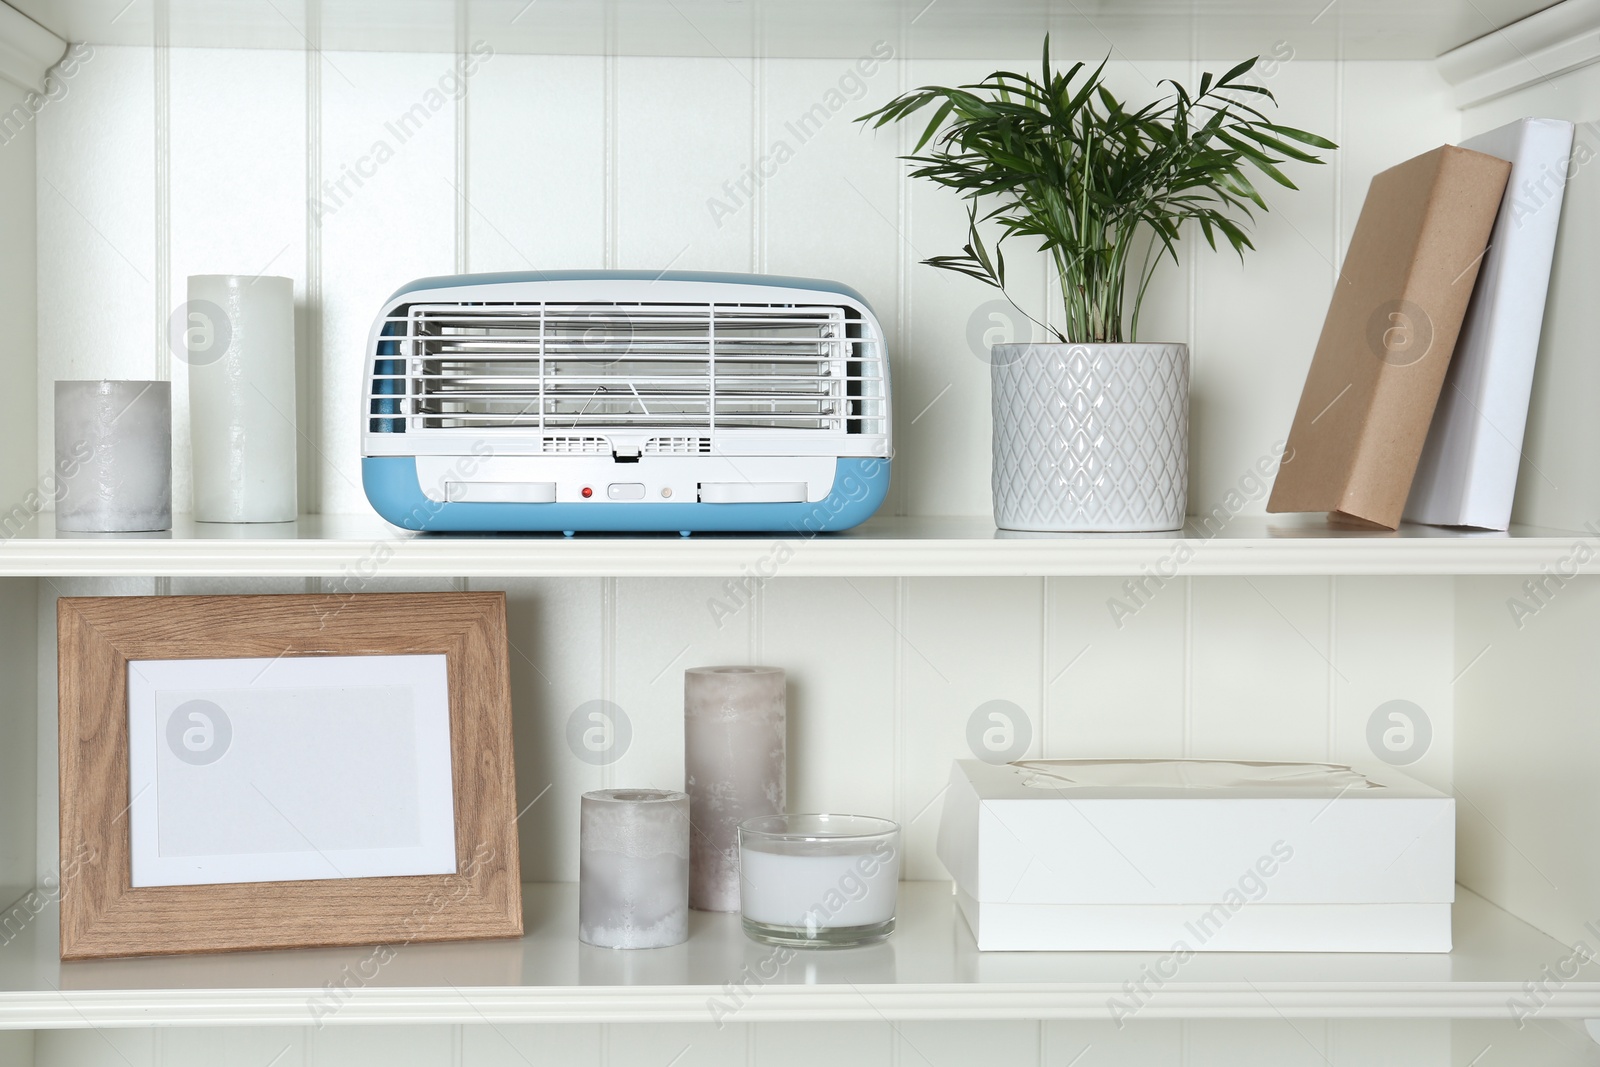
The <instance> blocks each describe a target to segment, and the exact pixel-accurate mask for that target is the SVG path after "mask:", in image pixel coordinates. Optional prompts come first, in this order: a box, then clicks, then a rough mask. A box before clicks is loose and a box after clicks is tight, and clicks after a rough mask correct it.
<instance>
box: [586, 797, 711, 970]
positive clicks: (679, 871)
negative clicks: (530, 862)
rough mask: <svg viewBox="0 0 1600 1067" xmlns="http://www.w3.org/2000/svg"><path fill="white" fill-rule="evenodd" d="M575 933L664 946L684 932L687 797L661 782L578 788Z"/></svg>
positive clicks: (611, 943) (612, 942)
mask: <svg viewBox="0 0 1600 1067" xmlns="http://www.w3.org/2000/svg"><path fill="white" fill-rule="evenodd" d="M581 807H582V830H581V834H580V840H579V845H578V938H579V939H580V940H582V941H584V942H585V943H587V944H590V945H598V946H600V947H601V948H666V947H667V946H669V945H678V944H682V943H683V942H684V941H685V940H687V939H688V937H689V797H688V796H687V795H686V794H684V793H677V792H667V791H665V790H660V789H599V790H596V791H594V792H592V793H585V794H583V803H582V805H581Z"/></svg>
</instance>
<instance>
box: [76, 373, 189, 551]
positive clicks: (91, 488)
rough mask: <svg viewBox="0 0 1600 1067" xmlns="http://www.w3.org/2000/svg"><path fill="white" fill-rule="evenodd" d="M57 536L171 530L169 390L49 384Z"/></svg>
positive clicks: (163, 386)
mask: <svg viewBox="0 0 1600 1067" xmlns="http://www.w3.org/2000/svg"><path fill="white" fill-rule="evenodd" d="M55 419H56V424H55V431H56V469H55V474H56V477H57V488H56V529H58V530H66V531H69V532H74V533H134V532H143V531H149V530H169V529H171V528H172V386H171V384H170V383H168V382H138V381H98V382H57V383H56V411H55Z"/></svg>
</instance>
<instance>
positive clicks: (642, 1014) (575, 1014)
mask: <svg viewBox="0 0 1600 1067" xmlns="http://www.w3.org/2000/svg"><path fill="white" fill-rule="evenodd" d="M577 896H578V894H577V887H576V886H573V885H538V884H536V885H529V886H525V887H524V889H523V914H524V917H525V925H526V928H527V933H526V935H525V936H523V937H522V938H520V939H516V940H510V941H494V942H478V943H459V944H433V945H423V944H417V945H408V946H400V947H398V948H397V949H396V950H394V951H393V952H392V958H386V960H385V963H380V964H377V965H374V964H373V962H372V961H373V960H374V959H375V958H376V955H375V950H372V949H365V948H344V949H333V948H314V949H298V950H295V951H293V952H241V953H235V954H230V955H210V956H189V957H166V958H155V959H133V960H106V961H87V962H81V963H65V964H64V963H61V962H59V961H58V960H57V959H56V936H55V924H56V922H57V915H56V909H55V908H54V907H53V906H47V907H45V908H44V909H43V910H42V911H41V912H40V913H39V915H38V916H37V918H35V919H34V921H33V922H31V923H29V924H27V926H26V927H25V928H24V929H22V930H21V931H20V933H18V934H17V935H16V936H15V938H14V939H13V940H12V942H11V943H10V944H8V945H6V946H5V951H3V952H0V1027H24V1028H28V1027H32V1028H41V1027H52V1028H53V1027H83V1026H164V1025H191V1026H192V1025H208V1024H209V1025H218V1024H227V1025H263V1024H287V1025H296V1026H305V1025H308V1024H315V1025H317V1026H321V1025H322V1024H324V1023H337V1024H345V1023H376V1022H406V1023H485V1022H486V1023H531V1022H613V1023H615V1022H654V1023H661V1022H695V1021H698V1022H705V1021H707V1020H710V1021H718V1020H723V1019H728V1018H732V1019H734V1020H735V1021H738V1022H767V1021H775V1020H791V1021H823V1020H827V1021H846V1020H862V1021H872V1022H877V1021H882V1020H903V1019H1063V1018H1077V1019H1106V1018H1107V1017H1108V1015H1107V1010H1108V1008H1107V1001H1108V998H1112V997H1122V996H1126V990H1125V983H1128V982H1129V981H1133V980H1137V979H1139V977H1140V975H1141V974H1143V975H1145V976H1146V977H1148V976H1149V975H1150V974H1151V973H1152V971H1151V970H1150V969H1151V968H1156V969H1162V968H1165V967H1167V966H1169V965H1170V962H1171V959H1172V957H1171V956H1170V955H1162V954H1160V953H1139V952H1031V953H1030V952H982V953H980V952H979V951H978V950H977V947H976V945H974V943H973V940H972V935H971V933H970V932H969V931H968V930H967V928H966V925H965V924H964V923H963V921H962V920H961V918H960V916H959V915H958V914H956V910H955V901H954V898H953V897H951V895H950V887H949V885H948V884H947V883H942V882H907V883H904V884H903V885H902V886H901V887H900V906H899V915H898V929H897V930H896V931H895V933H894V935H893V936H892V937H890V939H889V940H888V942H886V943H884V944H881V945H873V946H870V947H867V948H856V949H842V950H835V951H802V952H793V951H790V952H787V953H783V952H780V951H779V950H776V949H772V948H766V947H763V946H761V945H758V944H756V943H755V942H753V941H751V940H749V939H748V938H746V937H745V936H744V934H743V932H742V931H741V929H740V926H739V919H738V916H736V915H711V914H707V913H705V912H693V913H691V915H690V936H689V940H688V942H687V943H685V944H683V945H681V946H678V947H676V948H665V949H652V950H650V951H647V952H617V951H614V950H611V949H599V948H591V947H589V946H586V945H582V944H580V943H579V942H578V939H577V928H578V922H577V910H578V909H577ZM1453 925H1454V930H1455V950H1454V951H1453V952H1450V953H1448V954H1442V953H1441V954H1433V955H1426V954H1410V955H1408V954H1366V953H1348V954H1345V953H1338V954H1320V953H1228V952H1215V953H1204V952H1202V953H1198V954H1196V955H1195V956H1194V957H1193V958H1192V959H1190V960H1188V961H1187V962H1185V963H1183V964H1182V967H1181V970H1180V971H1179V973H1178V974H1177V975H1176V976H1175V977H1173V978H1172V979H1171V980H1170V981H1167V982H1157V983H1156V984H1155V986H1154V987H1153V988H1151V989H1150V990H1149V992H1148V994H1147V997H1146V999H1145V1001H1144V1003H1143V1004H1142V1006H1141V1007H1140V1008H1139V1016H1140V1018H1143V1019H1158V1018H1167V1019H1170V1018H1203V1017H1219V1016H1226V1017H1232V1018H1246V1019H1277V1018H1282V1017H1292V1018H1332V1017H1351V1018H1372V1017H1377V1016H1387V1017H1404V1018H1485V1019H1496V1018H1497V1019H1508V1018H1509V1017H1508V1015H1507V1008H1506V1004H1507V1001H1508V1000H1511V999H1512V998H1526V997H1527V996H1528V994H1527V990H1526V988H1525V983H1527V982H1528V980H1529V979H1530V978H1534V979H1537V977H1538V975H1540V974H1541V973H1543V972H1542V971H1541V968H1544V969H1548V968H1549V967H1552V966H1556V965H1558V964H1559V963H1560V961H1562V960H1564V959H1566V958H1568V957H1570V956H1571V955H1572V950H1571V949H1570V948H1568V947H1566V946H1564V945H1562V944H1560V943H1559V942H1557V941H1556V940H1555V939H1553V938H1550V937H1547V936H1546V935H1544V934H1542V933H1540V932H1539V931H1538V930H1536V929H1534V928H1533V927H1531V926H1529V925H1527V924H1526V923H1524V922H1522V921H1521V920H1519V919H1517V918H1515V917H1513V916H1511V915H1509V914H1507V913H1506V912H1504V911H1502V910H1500V909H1499V908H1497V907H1495V906H1494V905H1493V904H1490V903H1488V902H1487V901H1485V900H1483V899H1482V898H1481V897H1477V896H1474V895H1473V894H1472V893H1469V892H1467V891H1466V890H1461V891H1460V892H1459V893H1458V894H1457V900H1456V905H1455V913H1454V919H1453ZM1596 970H1597V967H1596V965H1595V964H1593V963H1588V964H1585V965H1583V966H1582V967H1581V968H1580V969H1579V971H1578V973H1577V975H1576V977H1575V978H1574V980H1572V981H1569V982H1555V983H1550V984H1549V985H1548V987H1547V988H1546V989H1544V991H1543V993H1542V995H1541V996H1540V998H1539V1000H1538V1003H1539V1005H1540V1006H1539V1009H1538V1011H1539V1016H1540V1018H1541V1019H1554V1018H1580V1019H1581V1018H1594V1017H1596V1016H1600V981H1597V980H1596V978H1597V976H1596V973H1595V972H1596ZM358 972H359V974H360V978H357V977H356V975H357V973H358ZM1162 973H1163V975H1165V973H1166V972H1165V971H1164V970H1163V972H1162Z"/></svg>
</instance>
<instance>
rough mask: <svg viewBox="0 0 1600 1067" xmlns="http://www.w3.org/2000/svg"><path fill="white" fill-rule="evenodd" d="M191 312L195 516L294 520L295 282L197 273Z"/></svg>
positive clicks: (188, 329) (191, 287)
mask: <svg viewBox="0 0 1600 1067" xmlns="http://www.w3.org/2000/svg"><path fill="white" fill-rule="evenodd" d="M186 310H187V314H188V321H187V322H186V323H185V324H184V330H185V335H184V341H185V349H186V351H187V353H188V358H187V359H186V362H187V363H188V364H189V423H190V438H191V444H192V448H193V452H194V517H195V518H196V519H198V520H200V521H201V522H290V521H292V520H293V519H294V518H295V513H296V511H297V510H298V507H297V498H296V492H295V467H296V462H295V442H296V429H295V373H294V282H293V281H292V280H291V279H289V278H273V277H259V278H256V277H240V276H237V275H232V274H200V275H195V276H194V277H192V278H190V279H189V303H188V305H187V307H186Z"/></svg>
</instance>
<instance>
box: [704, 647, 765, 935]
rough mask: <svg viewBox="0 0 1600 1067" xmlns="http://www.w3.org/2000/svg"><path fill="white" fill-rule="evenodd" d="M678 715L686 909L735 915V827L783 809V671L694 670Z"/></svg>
mask: <svg viewBox="0 0 1600 1067" xmlns="http://www.w3.org/2000/svg"><path fill="white" fill-rule="evenodd" d="M683 711H684V723H683V735H684V736H683V742H684V744H683V748H684V780H685V782H686V783H687V784H686V785H685V787H684V788H685V789H686V791H687V792H688V794H689V799H690V816H691V819H692V821H693V824H694V837H693V839H692V843H691V852H690V873H689V906H690V907H692V908H699V909H702V910H704V911H738V910H739V824H740V823H741V822H743V821H744V820H746V819H750V818H754V817H756V816H760V815H776V814H778V813H779V812H781V811H783V808H784V789H785V775H784V735H785V730H786V728H787V727H786V716H785V701H784V674H783V671H782V669H781V668H778V667H695V668H693V669H691V670H688V671H685V672H684V675H683Z"/></svg>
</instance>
